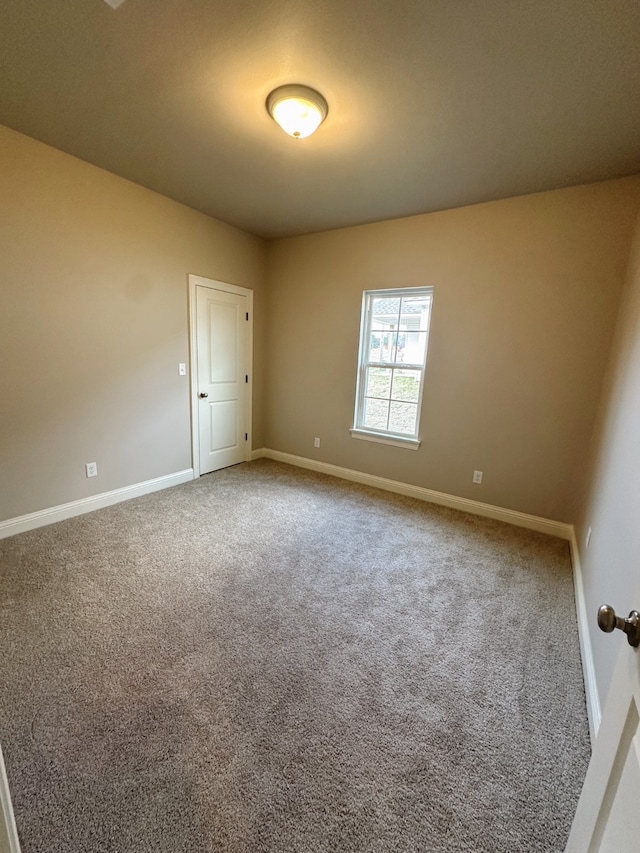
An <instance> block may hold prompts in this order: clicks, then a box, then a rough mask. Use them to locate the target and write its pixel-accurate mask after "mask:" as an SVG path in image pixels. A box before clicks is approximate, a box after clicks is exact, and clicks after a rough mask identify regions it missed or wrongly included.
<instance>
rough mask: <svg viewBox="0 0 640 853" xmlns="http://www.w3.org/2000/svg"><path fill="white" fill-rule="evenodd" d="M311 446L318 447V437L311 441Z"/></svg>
mask: <svg viewBox="0 0 640 853" xmlns="http://www.w3.org/2000/svg"><path fill="white" fill-rule="evenodd" d="M313 446H314V447H320V439H319V438H318V436H316V437H315V438H314V439H313Z"/></svg>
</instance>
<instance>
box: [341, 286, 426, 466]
mask: <svg viewBox="0 0 640 853" xmlns="http://www.w3.org/2000/svg"><path fill="white" fill-rule="evenodd" d="M432 299H433V288H432V287H409V288H403V289H402V290H365V292H364V295H363V299H362V321H361V325H360V354H359V357H358V384H357V389H356V413H355V419H354V427H353V429H352V430H351V434H352V436H353V437H354V438H364V439H367V440H369V441H380V442H383V443H385V444H397V445H400V446H403V447H411V448H413V449H414V450H417V449H418V447H419V445H420V440H419V438H418V427H419V424H420V407H421V404H422V389H423V385H424V370H425V365H426V361H427V341H428V338H429V318H430V316H431V302H432Z"/></svg>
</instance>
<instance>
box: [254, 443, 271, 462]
mask: <svg viewBox="0 0 640 853" xmlns="http://www.w3.org/2000/svg"><path fill="white" fill-rule="evenodd" d="M266 455H267V451H266V450H265V448H264V447H260V448H258V450H252V451H251V462H254V461H255V460H256V459H264V457H265V456H266Z"/></svg>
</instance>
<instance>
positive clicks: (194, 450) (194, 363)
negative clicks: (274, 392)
mask: <svg viewBox="0 0 640 853" xmlns="http://www.w3.org/2000/svg"><path fill="white" fill-rule="evenodd" d="M188 279H189V352H190V358H191V370H190V373H191V403H190V407H191V464H192V466H193V478H194V480H195V479H197V478H198V477H199V476H200V433H199V431H198V340H197V335H196V329H197V325H196V287H208V288H209V289H210V290H221V291H223V293H235V294H237V295H238V296H246V298H247V306H248V310H249V340H248V343H247V362H248V368H247V369H248V371H249V383H248V390H247V422H246V424H245V427H246V428H245V432H246V433H247V435H248V439H247V441H246V450H245V458H244V461H245V462H248V461H249V460H250V459H251V443H252V440H253V439H252V434H251V429H252V423H253V290H250V289H249V288H248V287H239V286H238V285H237V284H228V283H227V282H226V281H216V280H215V279H212V278H204V277H203V276H201V275H193V274H192V273H189V276H188Z"/></svg>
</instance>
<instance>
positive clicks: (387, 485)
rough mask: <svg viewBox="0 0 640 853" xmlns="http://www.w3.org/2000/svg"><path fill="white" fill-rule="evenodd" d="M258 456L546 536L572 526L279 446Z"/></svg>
mask: <svg viewBox="0 0 640 853" xmlns="http://www.w3.org/2000/svg"><path fill="white" fill-rule="evenodd" d="M260 453H261V456H264V457H266V458H267V459H274V460H276V461H277V462H285V463H286V464H288V465H296V466H297V467H298V468H308V469H309V470H311V471H319V472H320V473H322V474H329V475H330V476H332V477H340V478H341V479H342V480H351V481H352V482H354V483H362V484H363V485H365V486H373V487H374V488H376V489H384V490H385V491H387V492H395V493H396V494H399V495H405V496H407V497H410V498H417V499H418V500H421V501H428V502H429V503H434V504H439V505H440V506H447V507H449V508H450V509H458V510H461V511H462V512H468V513H471V514H472V515H481V516H484V517H485V518H493V519H495V520H496V521H505V522H506V523H507V524H513V525H515V526H516V527H526V528H527V529H528V530H537V531H538V532H539V533H546V534H548V535H549V536H557V537H558V538H559V539H565V540H567V541H569V540H570V539H571V532H572V530H573V526H572V525H571V524H565V523H564V522H562V521H553V520H552V519H550V518H541V517H540V516H537V515H529V514H528V513H526V512H518V511H517V510H514V509H505V508H504V507H501V506H493V504H485V503H480V501H472V500H469V498H459V497H456V495H448V494H446V493H445V492H435V491H433V490H432V489H425V488H424V487H422V486H412V485H410V484H409V483H401V482H400V481H399V480H388V479H387V478H386V477H378V476H376V475H375V474H364V473H363V472H362V471H354V470H352V469H351V468H341V467H340V466H338V465H330V464H329V463H327V462H318V461H316V460H315V459H307V458H306V457H304V456H294V455H292V454H291V453H282V452H281V451H279V450H270V449H269V448H263V450H262V451H260Z"/></svg>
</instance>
